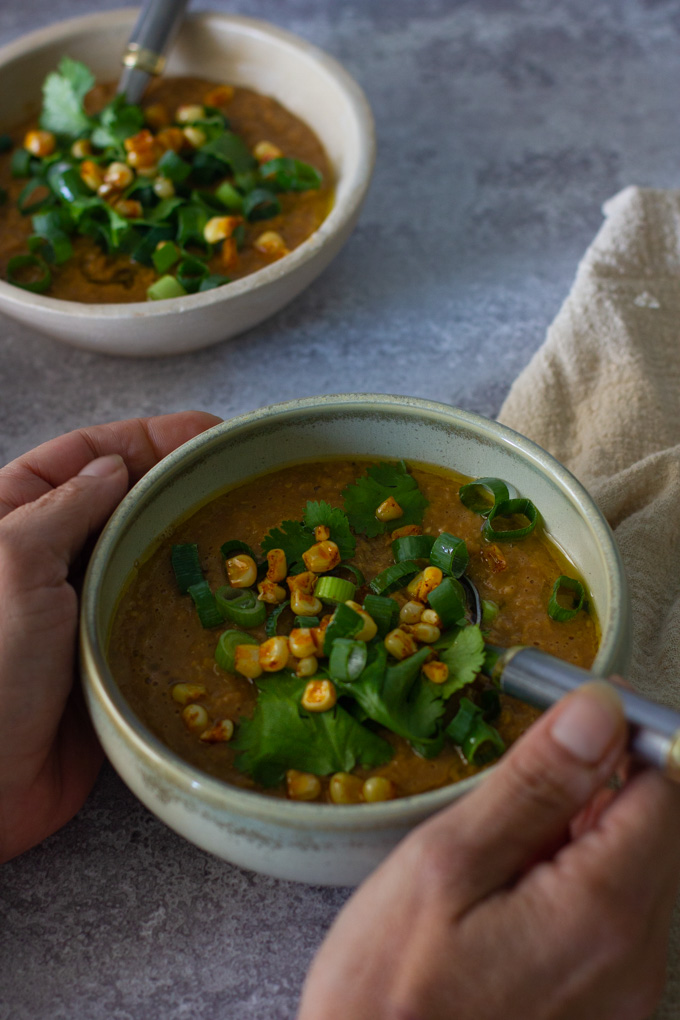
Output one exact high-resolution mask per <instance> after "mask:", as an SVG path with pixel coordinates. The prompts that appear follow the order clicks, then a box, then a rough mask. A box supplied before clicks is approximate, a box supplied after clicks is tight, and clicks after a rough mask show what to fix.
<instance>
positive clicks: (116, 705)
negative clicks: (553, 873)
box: [80, 393, 630, 831]
mask: <svg viewBox="0 0 680 1020" xmlns="http://www.w3.org/2000/svg"><path fill="white" fill-rule="evenodd" d="M371 409H373V410H375V411H377V412H378V413H380V412H387V413H389V412H395V411H398V412H401V413H403V414H404V415H405V416H409V415H412V416H413V417H414V418H415V417H417V416H422V415H423V414H425V415H426V416H428V417H430V418H431V417H432V416H435V417H436V418H437V419H438V420H440V421H443V420H446V421H448V422H449V423H452V422H453V423H457V424H460V425H462V426H463V427H464V428H465V429H466V430H467V431H471V432H472V433H473V434H475V435H477V436H479V437H483V438H485V439H486V440H487V441H488V440H489V439H491V440H492V442H493V443H495V444H498V443H500V445H501V446H503V447H505V448H509V449H512V450H513V451H515V452H518V451H519V453H520V454H521V455H522V456H523V458H524V459H525V460H526V461H528V462H529V463H530V464H533V465H534V466H535V467H538V468H539V469H540V470H541V472H542V473H546V471H547V473H548V474H549V475H550V476H551V480H552V481H553V482H556V483H557V485H558V488H560V489H561V491H562V492H563V493H564V494H565V495H566V496H568V497H569V499H570V501H571V502H572V503H573V502H576V504H577V506H578V508H579V510H580V511H581V513H582V514H583V516H584V518H585V520H586V522H587V524H588V526H589V527H590V528H591V529H592V530H593V531H594V533H595V538H596V540H597V542H598V546H599V548H600V549H601V550H602V553H603V556H604V559H605V561H606V563H607V567H608V572H609V578H610V582H611V583H612V585H613V591H614V593H615V594H618V597H619V599H620V602H621V605H620V607H619V609H620V611H619V612H617V613H616V614H615V615H614V619H615V621H616V623H615V624H614V625H613V626H611V627H610V628H609V631H610V633H609V634H608V635H606V636H605V637H604V638H603V642H602V644H601V645H600V648H599V650H598V658H600V659H605V658H606V657H607V656H611V655H613V654H614V651H615V648H616V646H617V643H618V641H619V634H620V633H621V630H622V628H624V627H625V626H626V621H627V620H628V618H629V614H630V606H629V599H628V587H627V581H626V576H625V572H624V568H623V563H622V560H621V556H620V553H619V550H618V547H617V545H616V541H615V539H614V536H613V533H612V531H611V529H610V528H609V525H608V524H607V522H606V520H605V518H604V516H603V514H602V513H601V511H600V510H599V509H598V507H597V506H596V504H595V503H594V501H593V499H592V497H591V496H590V495H589V494H588V492H587V491H586V489H585V488H584V487H583V485H581V483H580V482H579V481H578V480H577V479H576V478H575V476H574V475H573V474H571V472H570V471H568V470H567V469H566V468H565V467H564V466H563V465H562V464H560V463H559V462H558V461H557V460H555V458H554V457H552V455H551V454H549V453H548V452H547V451H546V450H544V449H543V448H542V447H541V446H539V445H538V444H537V443H534V442H533V441H532V440H530V439H528V438H527V437H525V436H523V435H521V433H518V432H515V431H514V430H513V429H510V428H509V427H508V426H506V425H502V424H501V423H500V422H496V421H493V420H492V419H489V418H485V417H483V416H481V415H478V414H476V413H475V412H472V411H465V410H462V409H461V408H457V407H453V406H452V405H448V404H443V403H440V402H435V401H431V400H426V399H421V398H416V397H404V396H399V395H394V394H374V393H345V394H329V395H325V396H320V397H306V398H302V399H298V400H292V401H286V402H283V403H277V404H271V405H268V406H266V407H263V408H259V409H258V410H255V411H251V412H247V413H245V414H241V415H238V416H237V417H235V418H231V419H227V420H226V421H224V422H222V423H221V424H218V425H216V426H214V427H213V428H211V429H209V430H208V431H207V432H204V433H201V434H200V435H199V436H196V437H195V438H193V439H191V440H189V442H188V443H185V444H184V445H183V446H181V447H179V448H178V449H177V450H175V451H173V452H172V453H170V454H169V455H168V456H167V457H165V458H164V459H163V460H162V461H160V462H159V463H158V464H157V465H156V466H155V467H153V468H152V469H151V470H150V471H149V472H148V473H147V474H146V475H145V476H144V477H143V478H142V479H141V480H140V481H139V482H137V484H136V485H135V486H134V487H133V488H132V489H131V490H130V492H129V493H128V495H127V496H126V497H125V498H124V500H123V501H122V502H121V504H120V506H119V507H118V508H117V510H116V511H115V512H114V514H113V515H112V517H111V519H110V520H109V522H108V524H107V525H106V527H105V528H104V530H103V532H102V534H101V536H100V538H99V541H98V542H97V545H96V547H95V550H94V552H93V554H92V557H91V559H90V563H89V565H88V568H87V572H86V577H85V582H84V586H83V593H82V604H81V626H80V651H81V670H82V674H83V682H84V685H85V689H86V694H87V695H88V697H92V698H93V699H95V700H96V701H98V702H99V703H100V704H101V705H103V706H104V708H105V711H106V713H107V716H108V720H109V722H111V723H113V725H114V727H115V728H116V729H117V730H118V732H119V733H122V734H123V736H124V739H125V741H126V742H127V743H128V744H130V743H132V744H133V745H134V747H135V748H136V749H137V751H138V753H139V755H140V757H141V759H142V761H144V762H145V763H146V764H147V765H150V766H151V767H153V768H154V769H158V770H159V771H158V776H157V778H158V779H159V780H161V779H162V778H168V777H169V778H170V782H171V785H172V786H173V787H174V788H176V789H175V792H176V793H177V794H178V795H179V794H184V795H187V796H190V797H192V798H196V797H197V795H199V792H200V796H199V800H200V801H201V802H202V803H203V805H204V806H209V807H211V808H213V809H217V810H218V811H220V810H222V811H225V810H226V811H228V812H231V813H233V814H238V815H240V816H246V817H248V818H250V819H253V820H260V821H264V822H268V823H272V824H276V825H279V826H284V827H286V828H290V829H298V830H310V829H317V830H321V831H324V830H325V831H333V830H336V831H337V830H340V829H342V830H346V829H348V828H351V829H354V830H361V829H368V828H371V829H380V828H389V827H391V826H394V825H403V824H404V823H405V822H412V821H415V820H417V819H419V818H422V817H424V816H425V815H429V814H431V813H433V812H434V811H437V810H439V809H440V808H443V807H445V806H446V805H448V804H449V803H451V801H453V800H455V799H456V798H457V797H458V796H460V795H461V794H463V793H465V792H467V791H468V790H470V789H472V788H473V787H474V786H476V785H477V783H479V782H480V781H482V780H483V779H484V778H485V776H487V775H488V774H489V772H490V771H491V769H487V770H484V771H483V772H480V773H477V774H476V775H474V776H470V777H468V778H466V779H464V780H461V781H459V782H458V783H452V784H450V785H448V786H445V787H440V788H438V789H436V790H431V791H427V792H425V793H418V794H412V795H410V796H407V797H400V798H397V799H395V800H392V801H385V802H379V803H375V804H372V805H371V806H370V807H369V806H368V805H365V804H359V805H343V806H342V810H340V811H338V805H334V804H325V803H324V804H321V803H318V804H317V803H304V802H302V803H301V802H297V801H290V800H287V799H283V798H281V799H279V798H275V797H267V796H266V795H263V794H261V793H258V792H256V791H250V790H244V789H241V788H239V787H235V786H230V785H229V784H228V783H227V782H225V781H224V780H221V779H218V778H216V777H214V776H211V775H209V774H208V773H205V772H203V771H202V770H201V769H199V768H197V767H196V766H194V765H191V764H189V763H188V762H186V761H184V760H183V759H182V758H180V756H179V755H177V754H176V753H175V752H174V751H172V750H171V749H170V748H169V747H167V746H166V745H165V744H163V743H162V741H160V740H159V739H158V738H157V737H155V736H154V735H153V734H152V733H151V732H150V731H149V730H147V728H146V726H145V725H144V723H143V722H142V721H141V720H140V719H139V718H138V717H137V716H136V715H135V713H134V712H133V710H132V709H131V708H130V706H129V704H128V703H127V701H126V700H125V698H124V696H123V694H122V692H121V691H120V689H119V688H118V685H117V684H116V682H115V680H114V678H113V675H112V673H111V671H110V669H109V667H108V664H107V661H106V656H105V651H104V649H103V648H102V647H101V646H100V645H99V642H98V641H97V637H96V635H97V594H98V587H99V580H98V578H99V579H100V578H101V577H102V576H103V572H104V568H105V566H106V561H107V559H108V557H109V555H110V553H112V552H113V551H115V546H116V544H117V542H118V541H119V536H120V535H121V534H122V533H123V532H124V531H125V530H126V529H127V528H128V527H129V526H131V525H132V523H133V522H134V520H135V519H136V518H137V517H138V516H139V515H140V514H141V513H143V512H144V507H145V504H146V503H147V502H150V501H152V500H153V497H154V495H155V493H156V492H157V491H158V490H159V489H162V488H165V486H166V485H167V484H170V483H172V481H173V479H175V478H177V477H178V476H179V475H180V474H182V473H184V472H185V471H186V470H187V469H188V468H190V467H191V465H192V464H195V463H196V462H197V461H200V460H202V459H204V458H205V457H207V456H209V455H210V452H211V448H214V447H215V446H218V445H221V444H222V443H223V442H224V441H225V439H224V437H225V436H227V437H229V436H233V437H236V436H238V434H239V433H242V432H243V431H244V430H247V431H252V430H254V429H257V428H258V427H259V426H260V425H262V424H265V423H267V424H269V423H270V422H271V420H272V419H275V418H277V417H279V418H280V417H281V416H285V417H286V418H288V419H289V420H294V419H295V418H298V419H299V418H302V417H304V416H308V415H309V412H310V411H313V412H315V413H321V414H323V413H326V414H331V413H333V412H335V411H351V410H355V411H359V412H362V413H366V411H367V410H371ZM181 516H186V514H183V515H181ZM178 519H179V518H178Z"/></svg>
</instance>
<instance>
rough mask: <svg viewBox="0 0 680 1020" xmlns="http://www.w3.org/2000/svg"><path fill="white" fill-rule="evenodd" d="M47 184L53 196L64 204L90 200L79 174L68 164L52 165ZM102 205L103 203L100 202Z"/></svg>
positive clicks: (89, 194) (85, 185)
mask: <svg viewBox="0 0 680 1020" xmlns="http://www.w3.org/2000/svg"><path fill="white" fill-rule="evenodd" d="M47 183H48V184H49V186H50V188H51V189H52V191H53V192H54V193H55V195H58V196H59V197H60V198H63V199H64V201H65V202H75V201H76V199H78V198H92V192H91V191H90V189H89V188H88V186H87V184H86V183H85V181H84V180H83V179H82V177H81V176H80V173H79V172H78V171H77V170H76V169H75V167H73V166H71V164H70V163H52V165H51V166H50V168H49V170H48V171H47ZM102 205H105V203H103V202H102Z"/></svg>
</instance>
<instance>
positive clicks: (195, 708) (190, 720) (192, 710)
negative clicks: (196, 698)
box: [182, 705, 208, 733]
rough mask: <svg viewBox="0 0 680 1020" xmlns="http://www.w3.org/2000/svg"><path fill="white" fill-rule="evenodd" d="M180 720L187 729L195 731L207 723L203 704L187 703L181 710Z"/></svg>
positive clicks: (202, 728)
mask: <svg viewBox="0 0 680 1020" xmlns="http://www.w3.org/2000/svg"><path fill="white" fill-rule="evenodd" d="M182 721H183V722H184V725H185V726H186V728H187V729H188V730H191V732H192V733H197V732H198V731H199V730H204V729H205V728H206V726H207V725H208V713H207V712H206V710H205V709H204V708H203V705H187V707H186V708H185V709H184V711H183V712H182Z"/></svg>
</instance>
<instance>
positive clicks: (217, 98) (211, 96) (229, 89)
mask: <svg viewBox="0 0 680 1020" xmlns="http://www.w3.org/2000/svg"><path fill="white" fill-rule="evenodd" d="M233 98H234V86H233V85H216V86H215V88H214V89H210V91H209V92H206V94H205V95H204V96H203V102H204V103H205V105H206V106H228V105H229V103H230V102H231V101H232V99H233Z"/></svg>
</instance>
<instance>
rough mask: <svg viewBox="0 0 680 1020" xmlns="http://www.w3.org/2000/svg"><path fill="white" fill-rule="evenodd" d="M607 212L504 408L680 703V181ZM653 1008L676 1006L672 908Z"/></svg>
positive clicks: (647, 676) (647, 672)
mask: <svg viewBox="0 0 680 1020" xmlns="http://www.w3.org/2000/svg"><path fill="white" fill-rule="evenodd" d="M604 213H605V216H606V220H605V223H604V225H603V226H602V228H601V230H600V232H599V234H598V235H597V237H596V238H595V240H594V241H593V243H592V245H591V246H590V248H589V249H588V251H587V252H586V255H585V257H584V259H583V261H582V262H581V265H580V266H579V269H578V273H577V276H576V281H575V283H574V286H573V288H572V291H571V293H570V295H569V297H568V298H567V300H566V301H565V303H564V305H563V307H562V309H561V311H560V312H559V314H558V316H557V318H556V319H555V322H554V323H553V325H552V326H551V328H550V330H549V332H548V335H547V338H546V341H545V343H544V344H543V346H542V347H541V348H540V350H539V351H538V352H537V353H536V354H535V355H534V357H533V359H532V361H531V362H530V363H529V365H528V366H527V367H526V369H525V370H524V371H523V372H522V374H521V375H520V376H519V378H518V379H517V380H516V382H515V383H514V385H513V386H512V389H511V390H510V393H509V394H508V397H507V400H506V401H505V404H504V405H503V407H502V408H501V412H500V415H499V419H500V420H501V421H502V422H504V423H505V424H506V425H509V426H511V427H512V428H514V429H517V431H518V432H523V433H524V434H525V435H527V436H529V437H530V438H531V439H533V440H535V441H536V442H537V443H539V444H540V445H541V446H543V447H544V448H545V449H546V450H548V451H549V452H550V453H552V454H553V455H554V456H555V457H556V458H557V459H558V460H559V461H561V462H562V463H563V464H564V465H566V467H568V468H569V469H570V470H571V471H572V472H573V473H574V474H575V475H576V476H577V477H578V478H579V480H580V481H581V482H583V484H584V485H585V486H586V487H587V488H588V490H589V491H590V493H591V495H592V496H593V497H594V499H595V500H596V502H597V503H598V505H599V507H600V509H601V510H602V512H603V513H604V515H605V517H606V518H607V520H608V521H609V523H610V525H611V526H612V528H613V529H614V532H615V534H616V539H617V542H618V545H619V548H620V550H621V554H622V557H623V561H624V564H625V567H626V572H627V575H628V580H629V582H630V590H631V600H632V604H633V661H632V665H631V669H630V671H629V675H628V679H629V680H630V681H631V682H632V683H633V685H634V686H635V687H636V688H637V689H638V690H640V691H641V692H642V693H644V694H646V695H649V696H650V697H652V698H655V699H656V700H658V701H662V702H665V703H666V704H669V705H672V706H673V707H675V708H680V191H656V190H651V189H641V188H626V189H625V190H624V191H621V192H620V193H619V194H618V195H616V196H615V197H614V198H612V199H611V200H610V201H609V202H607V203H606V205H605V207H604ZM678 838H680V833H678ZM655 1016H656V1017H657V1018H658V1020H677V1018H678V1016H680V910H679V909H678V908H677V907H676V911H675V916H674V920H673V928H672V934H671V947H670V956H669V980H668V985H667V989H666V995H665V997H664V1000H663V1002H662V1004H661V1006H660V1007H659V1010H658V1012H657V1013H656V1014H655Z"/></svg>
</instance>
